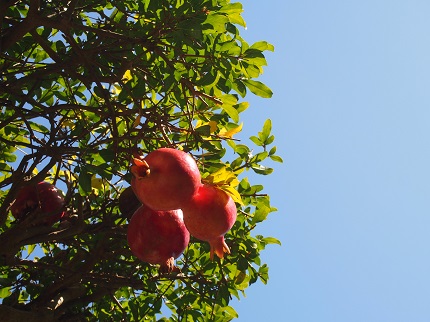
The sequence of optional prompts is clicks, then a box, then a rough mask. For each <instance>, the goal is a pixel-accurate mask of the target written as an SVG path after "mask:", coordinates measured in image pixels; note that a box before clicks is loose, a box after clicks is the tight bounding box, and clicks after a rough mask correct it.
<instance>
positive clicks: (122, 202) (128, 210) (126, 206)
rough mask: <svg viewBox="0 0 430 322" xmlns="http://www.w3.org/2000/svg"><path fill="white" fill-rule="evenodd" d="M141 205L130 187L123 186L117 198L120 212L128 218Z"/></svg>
mask: <svg viewBox="0 0 430 322" xmlns="http://www.w3.org/2000/svg"><path fill="white" fill-rule="evenodd" d="M141 205H142V204H141V203H140V201H139V199H137V197H136V195H135V194H134V191H133V189H132V188H131V187H127V188H125V189H124V190H123V191H122V192H121V194H120V195H119V198H118V206H119V210H120V211H121V214H122V215H123V216H124V217H125V218H127V219H128V220H130V219H131V216H133V214H134V212H135V211H136V210H137V208H139V207H140V206H141Z"/></svg>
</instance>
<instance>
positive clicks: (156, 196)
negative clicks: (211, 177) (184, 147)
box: [131, 148, 201, 210]
mask: <svg viewBox="0 0 430 322" xmlns="http://www.w3.org/2000/svg"><path fill="white" fill-rule="evenodd" d="M133 163H134V164H133V165H132V166H131V172H132V174H133V178H132V181H131V186H132V187H133V190H134V192H135V194H136V196H137V198H138V199H139V200H140V201H141V202H142V203H143V204H145V205H147V206H148V207H150V208H152V209H154V210H174V209H180V208H182V206H183V204H184V203H186V202H187V201H189V200H190V199H191V197H192V196H193V195H194V193H195V192H196V191H197V189H198V187H199V186H200V185H201V177H200V172H199V169H198V167H197V164H196V162H195V161H194V159H193V158H192V157H191V156H190V155H189V154H188V153H185V152H183V151H180V150H176V149H171V148H160V149H157V150H155V151H152V152H151V153H149V154H148V155H147V156H146V157H145V158H143V159H140V158H133Z"/></svg>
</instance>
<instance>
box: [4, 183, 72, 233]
mask: <svg viewBox="0 0 430 322" xmlns="http://www.w3.org/2000/svg"><path fill="white" fill-rule="evenodd" d="M63 208H64V198H63V196H62V195H61V193H60V191H59V190H58V189H57V188H56V187H55V186H54V185H52V184H50V183H48V182H45V181H42V182H39V183H37V184H29V185H26V186H24V187H22V188H21V189H20V190H19V191H18V193H17V196H16V198H15V201H14V203H13V204H12V206H11V207H10V210H11V212H12V215H13V216H14V217H15V218H16V219H19V220H21V219H24V218H25V217H26V215H27V214H30V213H33V212H35V211H38V212H39V213H41V214H47V215H48V214H49V216H48V217H47V218H46V220H45V221H44V222H45V223H47V224H51V225H52V224H53V223H55V222H56V221H58V220H60V219H61V218H63V217H64V216H65V214H66V213H65V212H64V211H63Z"/></svg>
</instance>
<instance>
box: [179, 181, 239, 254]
mask: <svg viewBox="0 0 430 322" xmlns="http://www.w3.org/2000/svg"><path fill="white" fill-rule="evenodd" d="M183 213H184V222H185V225H186V227H187V229H188V231H189V232H190V234H191V235H193V236H194V237H196V238H198V239H201V240H204V241H207V242H209V244H210V247H211V252H210V257H211V259H213V255H214V253H215V254H217V256H218V257H219V258H223V257H224V253H227V254H230V249H229V248H228V246H227V244H226V243H225V240H224V235H225V233H227V232H228V231H229V230H230V229H231V227H232V226H233V224H234V223H235V221H236V217H237V209H236V205H235V203H234V201H233V199H232V198H231V197H230V196H229V195H228V194H227V193H226V192H224V191H222V190H221V189H219V188H216V187H215V186H211V185H208V184H203V185H201V186H200V188H199V190H198V191H197V193H196V194H195V195H194V196H193V198H192V199H191V201H190V202H189V203H188V204H187V205H186V206H184V208H183Z"/></svg>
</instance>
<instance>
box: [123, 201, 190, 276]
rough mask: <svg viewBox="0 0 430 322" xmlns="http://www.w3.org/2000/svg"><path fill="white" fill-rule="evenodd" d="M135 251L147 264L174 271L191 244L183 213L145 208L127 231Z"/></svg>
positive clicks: (132, 248)
mask: <svg viewBox="0 0 430 322" xmlns="http://www.w3.org/2000/svg"><path fill="white" fill-rule="evenodd" d="M127 241H128V245H129V246H130V249H131V252H132V253H133V254H134V255H135V256H136V257H138V258H139V259H141V260H142V261H144V262H147V263H150V264H160V265H161V266H160V271H163V272H166V271H167V272H171V271H172V270H173V269H174V268H175V266H174V260H175V259H176V258H178V257H179V256H180V255H181V254H182V253H183V251H184V250H185V248H186V247H187V245H188V242H189V241H190V233H189V232H188V230H187V228H186V227H185V224H184V221H183V215H182V210H180V209H176V210H168V211H156V210H152V209H151V208H149V207H147V206H145V205H142V206H141V207H140V208H139V209H137V210H136V212H135V213H134V214H133V216H132V217H131V220H130V223H129V225H128V230H127Z"/></svg>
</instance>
